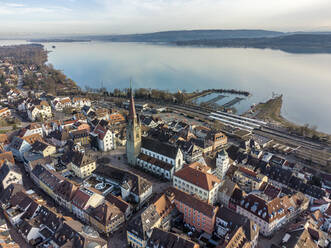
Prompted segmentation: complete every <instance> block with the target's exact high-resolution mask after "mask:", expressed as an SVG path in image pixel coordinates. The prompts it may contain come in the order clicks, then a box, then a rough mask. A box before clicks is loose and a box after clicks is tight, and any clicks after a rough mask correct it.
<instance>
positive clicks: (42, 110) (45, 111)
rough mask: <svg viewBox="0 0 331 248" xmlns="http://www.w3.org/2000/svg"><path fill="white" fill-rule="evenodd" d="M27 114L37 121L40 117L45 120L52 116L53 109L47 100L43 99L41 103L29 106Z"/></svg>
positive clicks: (31, 119)
mask: <svg viewBox="0 0 331 248" xmlns="http://www.w3.org/2000/svg"><path fill="white" fill-rule="evenodd" d="M27 114H28V118H29V119H30V121H35V120H37V119H38V118H40V119H42V120H43V119H47V118H50V117H52V109H51V106H49V104H48V103H47V102H46V101H41V102H40V104H39V105H33V106H31V107H30V108H28V109H27Z"/></svg>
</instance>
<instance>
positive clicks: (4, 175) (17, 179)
mask: <svg viewBox="0 0 331 248" xmlns="http://www.w3.org/2000/svg"><path fill="white" fill-rule="evenodd" d="M12 183H18V184H22V185H23V180H22V175H21V173H20V170H19V168H18V167H17V166H15V165H14V164H11V163H10V162H6V163H5V164H3V165H2V166H1V168H0V189H1V190H5V189H7V187H8V186H9V185H10V184H12Z"/></svg>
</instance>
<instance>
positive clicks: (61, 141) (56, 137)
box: [48, 130, 69, 147]
mask: <svg viewBox="0 0 331 248" xmlns="http://www.w3.org/2000/svg"><path fill="white" fill-rule="evenodd" d="M48 138H49V142H51V143H52V144H53V145H55V146H56V147H63V146H65V144H67V142H68V140H69V133H68V131H67V130H61V131H60V130H55V131H53V132H51V133H50V134H49V136H48Z"/></svg>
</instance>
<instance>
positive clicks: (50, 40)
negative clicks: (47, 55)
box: [28, 39, 92, 43]
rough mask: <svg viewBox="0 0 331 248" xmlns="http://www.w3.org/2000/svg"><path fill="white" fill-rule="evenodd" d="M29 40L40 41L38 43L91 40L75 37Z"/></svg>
mask: <svg viewBox="0 0 331 248" xmlns="http://www.w3.org/2000/svg"><path fill="white" fill-rule="evenodd" d="M28 41H29V42H40V43H53V42H58V43H59V42H65V43H71V42H91V41H92V40H85V39H81V40H77V39H32V40H28Z"/></svg>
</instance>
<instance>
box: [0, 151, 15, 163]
mask: <svg viewBox="0 0 331 248" xmlns="http://www.w3.org/2000/svg"><path fill="white" fill-rule="evenodd" d="M6 161H7V162H10V163H12V164H14V163H15V160H14V156H13V153H12V152H2V153H0V167H1V166H2V165H3V164H4V163H5V162H6Z"/></svg>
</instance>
